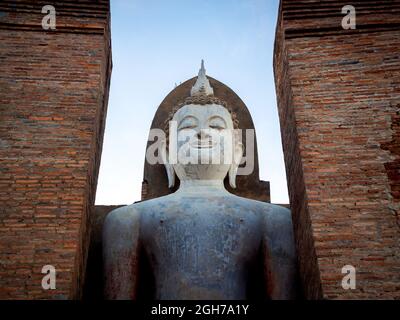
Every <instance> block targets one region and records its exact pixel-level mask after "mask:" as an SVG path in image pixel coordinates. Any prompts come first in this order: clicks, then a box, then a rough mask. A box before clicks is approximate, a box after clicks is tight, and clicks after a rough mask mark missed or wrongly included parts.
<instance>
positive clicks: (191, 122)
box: [178, 117, 197, 130]
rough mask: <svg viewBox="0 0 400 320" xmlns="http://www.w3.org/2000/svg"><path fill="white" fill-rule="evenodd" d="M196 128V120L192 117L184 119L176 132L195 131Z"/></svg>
mask: <svg viewBox="0 0 400 320" xmlns="http://www.w3.org/2000/svg"><path fill="white" fill-rule="evenodd" d="M196 127H197V120H196V119H195V118H194V117H186V118H184V119H183V120H182V121H181V122H180V124H179V126H178V130H183V129H195V128H196Z"/></svg>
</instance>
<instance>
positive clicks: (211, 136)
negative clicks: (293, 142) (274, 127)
mask: <svg viewBox="0 0 400 320" xmlns="http://www.w3.org/2000/svg"><path fill="white" fill-rule="evenodd" d="M224 105H226V103H225V102H223V101H221V100H219V99H218V98H217V97H215V96H214V90H213V88H212V87H211V85H210V83H209V81H208V79H207V76H206V71H205V68H204V62H203V61H202V63H201V68H200V70H199V75H198V77H197V80H196V83H195V84H194V86H193V87H192V89H191V92H190V97H188V98H187V99H186V100H185V102H184V103H183V104H181V105H179V106H178V109H177V110H176V111H175V113H174V114H173V116H172V118H171V119H170V121H169V135H168V137H169V143H168V145H167V142H166V141H165V142H164V144H163V147H162V151H161V155H162V159H163V162H164V164H165V168H166V171H167V175H168V184H169V187H170V188H171V187H172V186H174V184H175V173H176V175H177V176H178V178H179V179H180V180H181V181H183V180H223V179H224V178H225V177H226V175H227V173H228V172H229V184H230V185H231V187H233V188H235V187H236V184H235V180H236V173H237V169H238V167H239V163H240V160H241V158H242V155H243V145H242V143H241V141H240V140H239V139H237V138H236V136H235V134H234V133H235V131H234V129H235V126H234V121H233V119H232V113H231V112H229V110H228V109H227V108H226V107H225V106H224ZM235 123H236V124H237V121H236V120H235Z"/></svg>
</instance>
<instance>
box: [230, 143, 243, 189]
mask: <svg viewBox="0 0 400 320" xmlns="http://www.w3.org/2000/svg"><path fill="white" fill-rule="evenodd" d="M243 149H244V148H243V143H242V142H240V141H237V142H235V143H234V150H233V157H232V158H233V159H232V164H231V166H230V168H229V185H230V186H231V187H232V188H236V174H237V171H238V168H239V165H240V161H241V160H242V157H243Z"/></svg>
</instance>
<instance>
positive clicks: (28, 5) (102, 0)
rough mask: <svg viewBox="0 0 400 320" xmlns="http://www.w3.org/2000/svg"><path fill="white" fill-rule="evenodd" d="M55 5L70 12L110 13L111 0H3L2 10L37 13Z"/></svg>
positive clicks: (0, 8)
mask: <svg viewBox="0 0 400 320" xmlns="http://www.w3.org/2000/svg"><path fill="white" fill-rule="evenodd" d="M49 4H50V5H54V6H55V7H56V10H60V11H68V10H74V9H75V10H79V11H87V12H93V11H95V12H103V13H108V12H109V0H91V1H90V0H84V1H75V0H73V1H72V0H71V1H57V2H55V3H49V1H47V0H37V1H21V0H20V1H18V0H2V2H1V3H0V10H2V11H12V10H22V9H24V10H27V11H37V10H38V9H41V8H42V7H43V6H45V5H49Z"/></svg>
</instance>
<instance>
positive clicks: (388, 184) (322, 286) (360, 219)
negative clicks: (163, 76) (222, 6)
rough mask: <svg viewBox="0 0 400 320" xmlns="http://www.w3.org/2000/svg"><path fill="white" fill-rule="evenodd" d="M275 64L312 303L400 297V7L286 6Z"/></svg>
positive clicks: (368, 3)
mask: <svg viewBox="0 0 400 320" xmlns="http://www.w3.org/2000/svg"><path fill="white" fill-rule="evenodd" d="M347 4H352V5H353V6H355V8H356V13H357V20H356V21H357V29H355V30H344V29H343V28H342V27H341V20H342V17H344V15H343V14H341V8H342V7H343V6H344V5H347ZM274 67H275V79H276V90H277V97H278V109H279V115H280V121H281V131H282V139H283V147H284V154H285V163H286V172H287V176H288V177H287V178H288V186H289V195H290V203H291V208H292V214H293V220H294V226H295V235H296V244H297V249H298V253H299V262H300V263H299V265H300V274H301V278H302V283H303V289H304V293H305V296H306V298H309V299H317V298H328V299H335V298H337V299H354V298H359V299H364V298H366V299H373V298H385V299H386V298H387V299H391V298H396V299H399V298H400V254H399V253H400V224H399V208H400V199H399V195H400V192H399V191H400V174H399V170H400V162H399V160H400V148H399V111H400V110H399V106H400V105H399V103H400V1H398V0H396V1H385V0H383V1H379V4H377V2H376V1H355V2H354V1H353V2H352V3H348V1H323V2H315V1H311V0H303V1H288V0H282V1H281V8H280V12H279V21H278V26H277V33H276V42H275V60H274ZM348 264H350V265H353V266H354V267H355V268H356V272H357V273H356V289H355V290H344V289H343V288H342V286H341V280H342V277H343V276H344V275H343V274H341V269H342V267H343V266H344V265H348Z"/></svg>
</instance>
